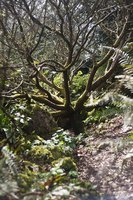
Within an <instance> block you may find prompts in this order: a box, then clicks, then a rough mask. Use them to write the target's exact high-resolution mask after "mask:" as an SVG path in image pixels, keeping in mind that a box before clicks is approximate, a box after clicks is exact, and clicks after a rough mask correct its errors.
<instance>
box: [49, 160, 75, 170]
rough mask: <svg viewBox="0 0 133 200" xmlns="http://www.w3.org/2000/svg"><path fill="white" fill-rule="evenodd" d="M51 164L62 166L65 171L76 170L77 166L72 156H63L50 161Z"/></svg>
mask: <svg viewBox="0 0 133 200" xmlns="http://www.w3.org/2000/svg"><path fill="white" fill-rule="evenodd" d="M52 164H53V166H58V167H60V168H62V169H63V170H64V171H65V172H67V173H68V172H69V171H77V166H76V164H75V162H74V161H73V159H72V158H70V157H64V158H60V159H58V160H56V161H53V162H52Z"/></svg>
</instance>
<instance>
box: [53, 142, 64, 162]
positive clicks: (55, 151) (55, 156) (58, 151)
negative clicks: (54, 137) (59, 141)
mask: <svg viewBox="0 0 133 200" xmlns="http://www.w3.org/2000/svg"><path fill="white" fill-rule="evenodd" d="M50 151H51V153H52V156H53V159H54V160H57V159H59V158H61V157H62V154H63V151H62V148H61V146H60V145H56V146H51V147H50Z"/></svg>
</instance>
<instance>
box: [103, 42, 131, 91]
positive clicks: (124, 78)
mask: <svg viewBox="0 0 133 200" xmlns="http://www.w3.org/2000/svg"><path fill="white" fill-rule="evenodd" d="M104 48H106V49H110V50H114V54H113V57H112V59H114V58H115V56H116V55H119V56H120V58H119V64H120V65H121V66H122V67H123V74H120V75H117V76H115V78H116V79H117V80H118V82H119V83H120V86H124V87H125V89H127V90H129V91H130V93H132V94H133V42H131V43H127V44H126V45H125V46H124V47H123V48H122V49H118V48H113V47H108V46H105V47H104Z"/></svg>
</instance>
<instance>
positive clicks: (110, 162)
mask: <svg viewBox="0 0 133 200" xmlns="http://www.w3.org/2000/svg"><path fill="white" fill-rule="evenodd" d="M124 120H125V119H123V117H122V116H117V117H114V118H113V119H111V120H106V122H104V123H100V124H97V125H96V124H95V125H93V126H91V128H88V129H87V134H88V136H87V137H86V138H85V139H84V141H83V143H82V144H81V145H80V146H79V147H78V149H77V156H78V171H79V177H80V179H81V180H82V181H88V182H91V183H92V184H93V185H94V186H95V188H96V190H97V191H98V192H99V193H100V196H101V197H99V198H93V197H92V198H89V199H90V200H93V199H96V200H97V199H98V200H99V199H100V200H133V138H131V137H133V127H132V126H126V125H125V124H124V123H125V122H124ZM96 130H97V131H96ZM131 134H132V136H131ZM130 136H131V137H130ZM83 199H86V200H88V198H87V197H84V198H83Z"/></svg>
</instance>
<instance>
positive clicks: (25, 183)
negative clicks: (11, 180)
mask: <svg viewBox="0 0 133 200" xmlns="http://www.w3.org/2000/svg"><path fill="white" fill-rule="evenodd" d="M17 181H18V185H19V187H21V188H22V190H26V189H27V190H28V189H29V188H30V187H31V185H32V184H33V176H29V175H27V174H26V173H25V174H23V173H20V174H18V179H17Z"/></svg>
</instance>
